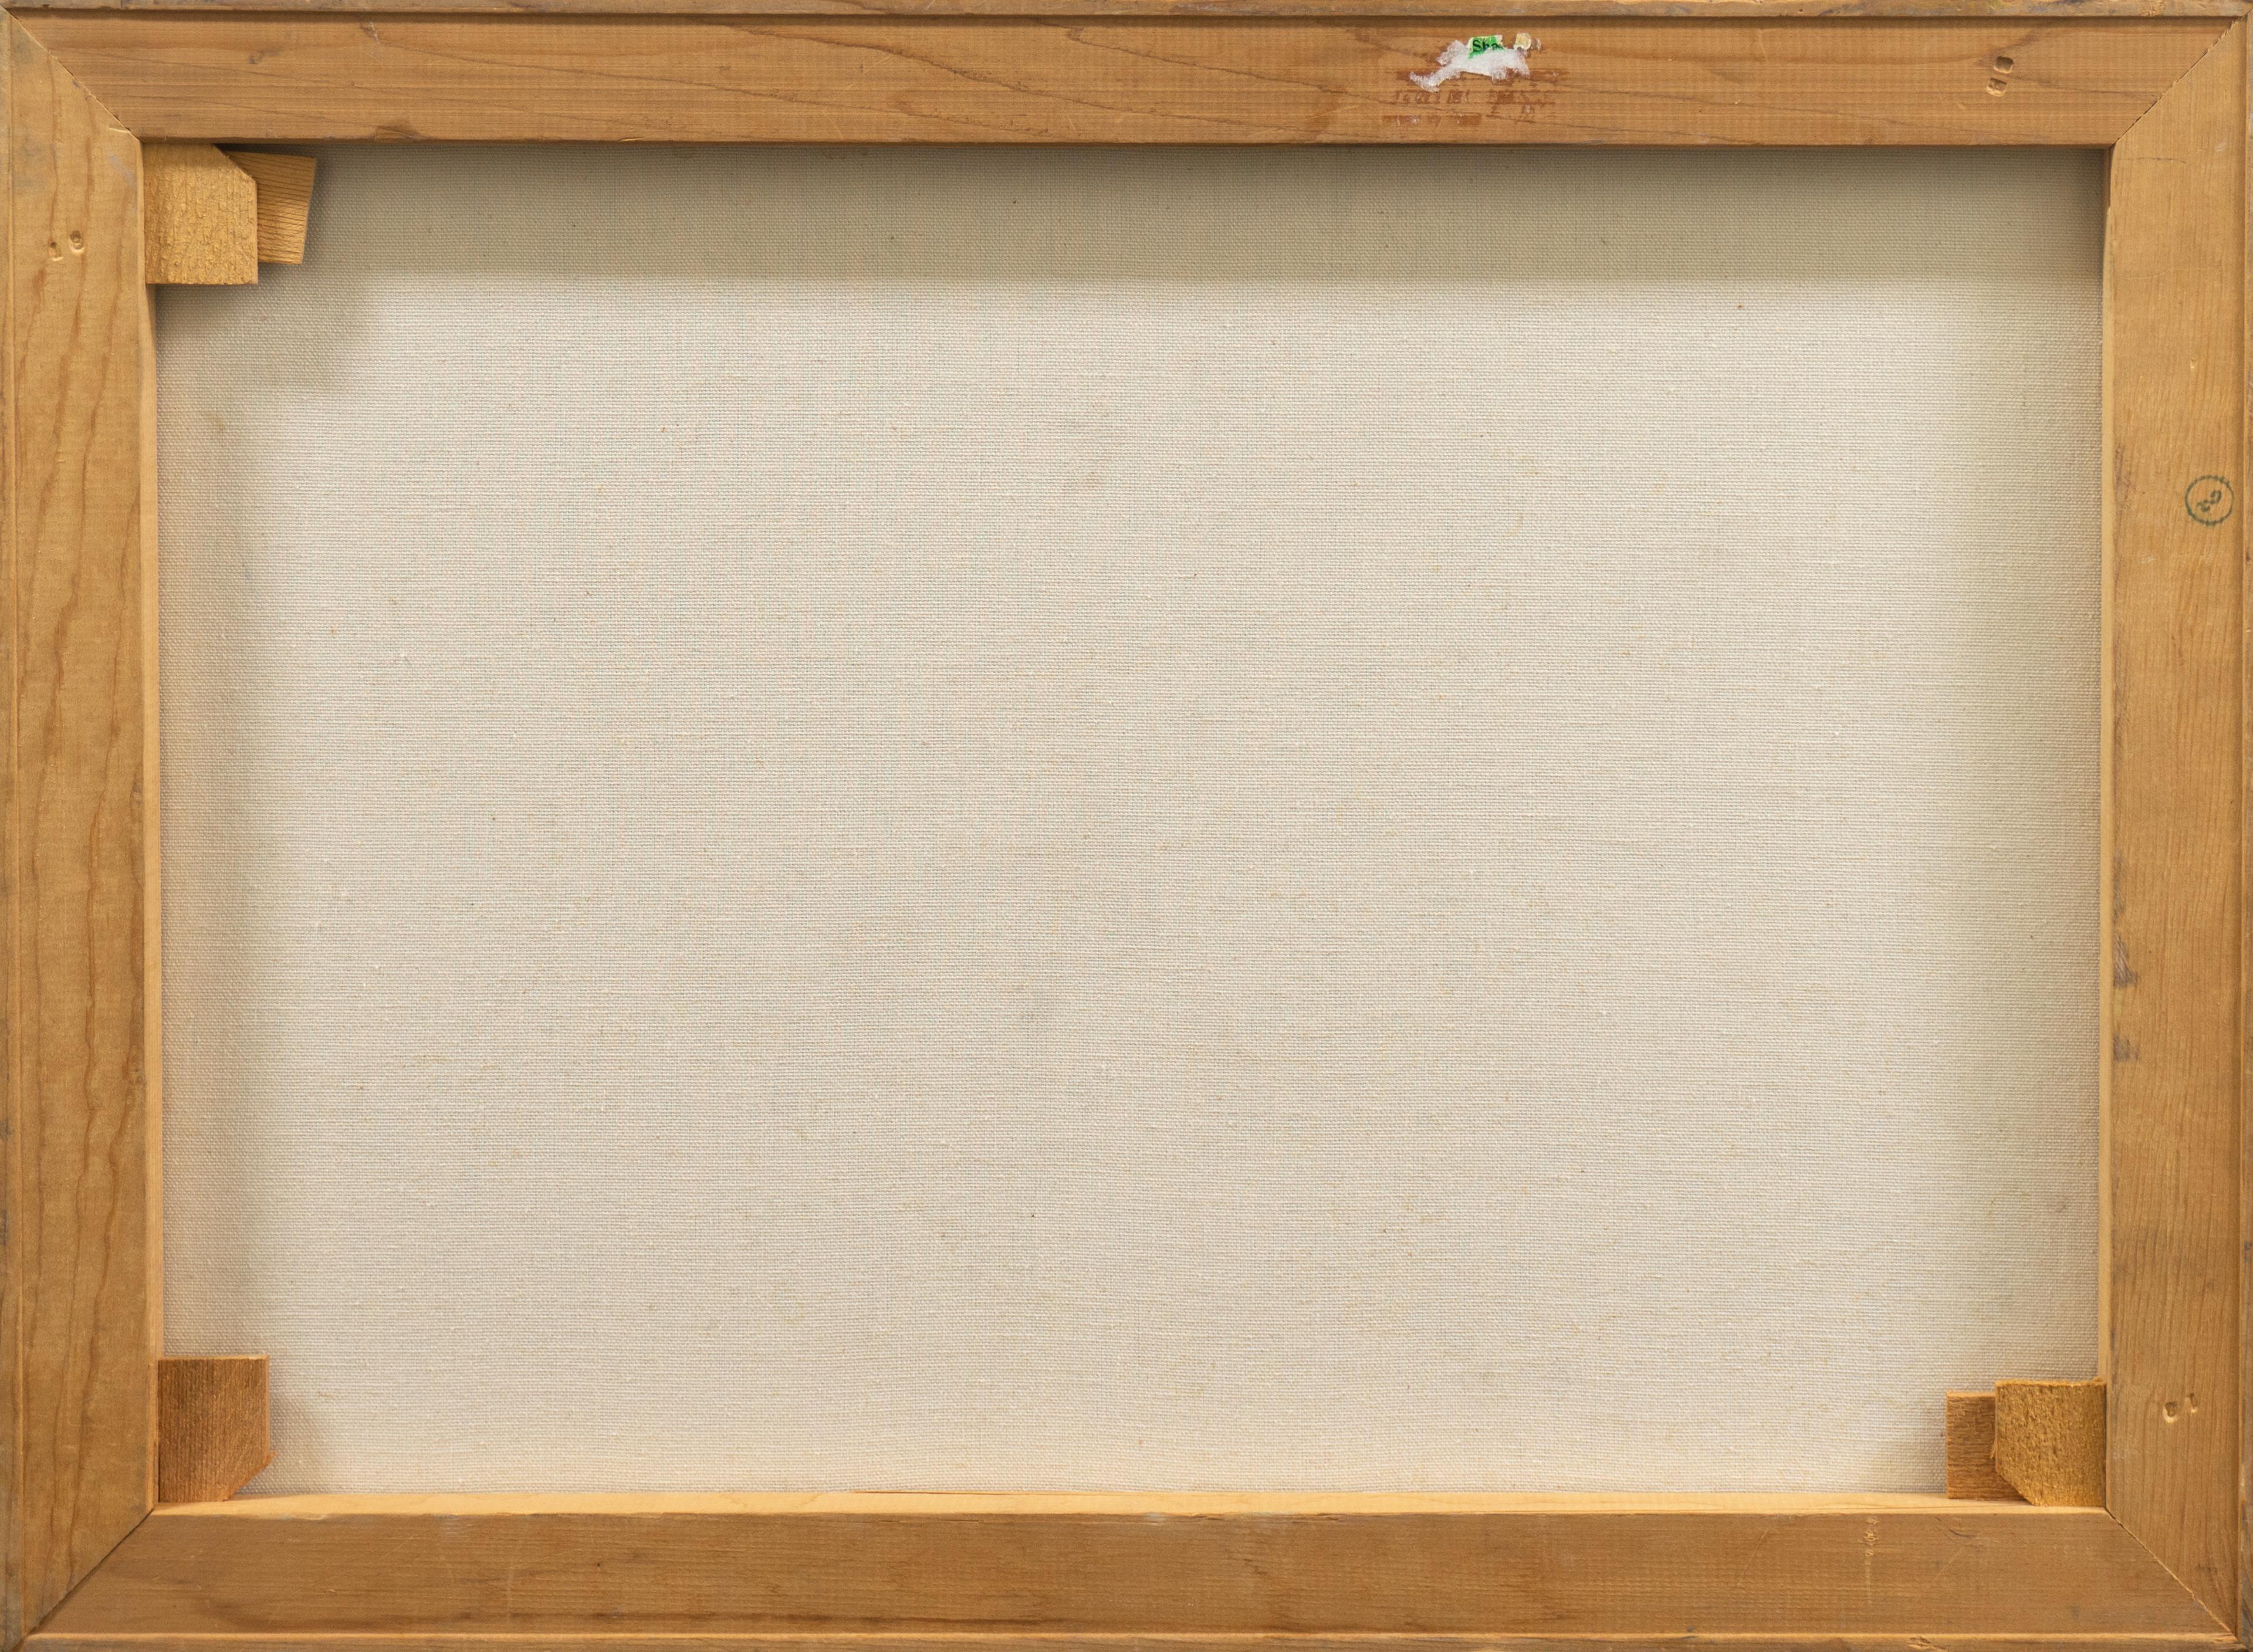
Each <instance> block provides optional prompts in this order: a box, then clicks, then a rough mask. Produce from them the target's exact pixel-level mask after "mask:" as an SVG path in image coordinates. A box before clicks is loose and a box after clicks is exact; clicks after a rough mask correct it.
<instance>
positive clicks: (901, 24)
mask: <svg viewBox="0 0 2253 1652" xmlns="http://www.w3.org/2000/svg"><path fill="white" fill-rule="evenodd" d="M526 6H529V7H530V8H532V9H530V10H526V9H523V8H524V7H526ZM736 10H738V8H737V6H736V4H735V3H734V0H657V3H645V0H516V3H512V0H391V3H390V4H389V5H388V6H387V9H386V10H383V11H382V12H380V13H377V12H372V11H367V10H360V9H358V8H356V7H354V6H353V5H352V4H350V3H331V0H295V3H292V0H184V3H183V0H136V3H134V4H133V5H131V6H130V7H129V8H119V9H105V8H103V7H102V6H100V5H80V4H79V3H76V0H57V3H48V4H27V5H25V6H24V7H23V8H22V9H20V10H17V11H16V12H15V13H14V15H13V17H12V18H11V19H10V20H9V21H8V22H7V23H6V25H5V27H6V38H7V51H6V61H5V65H4V78H0V98H3V99H4V102H5V107H6V121H7V128H8V143H7V148H6V150H5V152H4V161H0V164H4V165H5V166H6V167H7V169H8V173H9V192H8V199H9V210H10V218H9V228H8V238H7V256H8V284H7V299H6V306H5V312H4V313H5V328H6V338H7V364H8V370H7V373H6V379H5V385H6V391H5V414H4V419H5V454H6V459H5V472H4V477H5V481H4V487H5V498H6V510H5V513H4V517H0V567H4V570H5V578H4V581H0V612H4V616H5V619H4V625H0V652H4V657H5V659H6V662H7V672H8V684H9V693H8V698H7V723H6V741H7V762H6V765H5V799H6V802H5V808H4V811H0V868H4V870H0V890H4V900H5V914H6V926H5V930H4V932H0V973H3V974H4V979H5V984H6V988H5V990H6V1008H5V1017H4V1029H0V1041H4V1043H3V1044H0V1047H4V1050H5V1066H4V1072H5V1084H6V1089H5V1101H4V1110H0V1134H4V1140H5V1153H6V1175H5V1179H4V1181H0V1198H4V1211H0V1215H3V1216H4V1229H0V1243H3V1244H4V1258H5V1272H4V1279H0V1288H3V1289H4V1295H0V1370H4V1374H5V1384H6V1401H5V1405H4V1409H0V1428H4V1430H5V1435H6V1453H5V1459H4V1460H5V1465H6V1467H5V1471H4V1479H0V1544H3V1545H4V1547H3V1548H0V1554H4V1572H5V1589H4V1604H0V1648H6V1647H13V1646H14V1645H16V1644H17V1642H19V1641H22V1640H23V1639H24V1637H26V1636H28V1637H29V1644H31V1645H32V1646H35V1647H40V1648H47V1649H55V1652H60V1649H73V1652H96V1649H119V1652H122V1649H127V1648H150V1647H171V1646H192V1647H197V1648H205V1647H209V1648H225V1649H238V1652H251V1649H258V1652H279V1649H285V1648H287V1649H308V1652H310V1649H316V1648H334V1647H342V1646H347V1645H348V1646H350V1647H352V1648H354V1649H392V1652H407V1649H422V1652H436V1649H442V1648H443V1649H465V1648H490V1649H498V1648H503V1647H507V1648H518V1649H528V1648H534V1647H537V1648H541V1649H584V1652H592V1649H598V1648H599V1649H604V1652H624V1649H630V1648H660V1647H662V1648H668V1649H685V1648H687V1647H691V1646H694V1647H697V1648H706V1647H710V1648H718V1647H724V1646H768V1647H771V1648H774V1649H778V1652H780V1649H801V1648H803V1649H808V1652H811V1649H813V1648H817V1647H820V1648H834V1647H840V1646H849V1647H852V1648H856V1649H864V1652H937V1649H941V1648H952V1647H959V1646H962V1645H966V1644H973V1643H974V1644H979V1645H985V1644H988V1643H1022V1644H1024V1645H1026V1646H1028V1647H1030V1646H1033V1645H1036V1644H1037V1645H1039V1646H1043V1647H1053V1648H1059V1649H1063V1648H1070V1649H1119V1652H1126V1649H1129V1648H1133V1649H1145V1648H1158V1647H1161V1646H1177V1645H1178V1646H1188V1647H1196V1648H1223V1647H1231V1646H1236V1645H1238V1644H1240V1643H1244V1642H1252V1641H1262V1642H1264V1641H1270V1640H1275V1641H1287V1642H1291V1643H1293V1644H1296V1645H1303V1646H1306V1647H1308V1648H1309V1649H1343V1648H1349V1647H1350V1648H1360V1649H1371V1652H1375V1649H1385V1652H1405V1649H1409V1648H1412V1647H1429V1648H1432V1649H1435V1652H1437V1649H1441V1648H1456V1647H1460V1648H1462V1649H1466V1652H1468V1649H1469V1648H1472V1647H1476V1648H1479V1649H1501V1648H1516V1649H1529V1652H1530V1649H1551V1652H1562V1649H1566V1648H1572V1649H1582V1652H1587V1649H1599V1648H1601V1649H1613V1652H1621V1649H1629V1648H1641V1647H1654V1646H1657V1645H1661V1644H1665V1645H1675V1644H1683V1643H1689V1644H1695V1645H1698V1646H1719V1647H1739V1648H1755V1647H1757V1648H1766V1649H1775V1648H1782V1647H1798V1646H1815V1645H1820V1646H1823V1647H1829V1648H1839V1649H1859V1652H1875V1649H1888V1652H1911V1649H1950V1652H1972V1649H1978V1652H2022V1649H2033V1648H2038V1647H2090V1648H2095V1647H2131V1648H2137V1649H2145V1652H2162V1649H2190V1648H2215V1647H2222V1646H2228V1645H2237V1644H2243V1642H2245V1640H2246V1635H2247V1631H2246V1625H2247V1621H2248V1620H2247V1615H2246V1612H2245V1606H2246V1602H2247V1599H2248V1595H2249V1590H2248V1587H2247V1585H2246V1565H2245V1555H2246V1552H2247V1550H2246V1542H2245V1523H2244V1518H2243V1491H2242V1481H2241V1472H2242V1468H2241V1466H2242V1463H2243V1439H2244V1434H2245V1416H2244V1412H2243V1405H2244V1401H2245V1397H2246V1395H2247V1393H2248V1389H2247V1385H2246V1384H2245V1383H2244V1382H2243V1380H2242V1375H2241V1373H2242V1370H2243V1364H2242V1362H2243V1351H2244V1344H2243V1323H2244V1308H2243V1293H2244V1286H2245V1278H2246V1271H2245V1269H2244V1267H2243V1263H2242V1259H2241V1258H2242V1256H2243V1245H2244V1244H2245V1243H2246V1240H2247V1237H2248V1233H2249V1229H2248V1226H2247V1223H2246V1218H2245V1214H2244V1209H2243V1202H2242V1195H2243V1177H2242V1173H2241V1166H2242V1164H2243V1154H2244V1136H2243V1129H2244V1112H2243V1075H2244V1034H2243V1012H2242V1008H2241V1005H2242V1001H2243V979H2244V972H2243V961H2244V930H2243V889H2244V875H2245V835H2244V805H2245V777H2246V770H2245V763H2244V735H2243V727H2244V716H2245V707H2246V682H2247V679H2246V675H2245V669H2244V666H2245V654H2244V639H2245V635H2246V625H2247V607H2246V591H2245V582H2244V578H2243V550H2244V540H2243V521H2244V519H2245V512H2244V510H2243V507H2242V505H2240V504H2239V503H2238V498H2239V495H2240V494H2241V493H2242V491H2243V487H2244V485H2245V484H2244V474H2245V467H2244V460H2245V457H2246V429H2247V425H2246V402H2247V359H2246V328H2245V320H2246V317H2245V276H2246V267H2247V259H2246V249H2247V211H2246V206H2247V174H2246V153H2247V105H2248V98H2247V53H2246V24H2245V23H2244V22H2243V20H2242V18H2241V17H2240V16H2239V13H2240V11H2241V10H2242V7H2241V6H2239V5H2238V4H2236V3H2235V0H2231V3H2215V0H1998V3H1992V4H1985V3H1977V0H1926V3H1922V4H1916V3H1909V4H1901V3H1893V0H1868V3H1865V4H1860V5H1856V6H1850V7H1846V8H1839V7H1826V6H1824V5H1822V4H1820V3H1814V0H1809V3H1800V0H1531V3H1520V4H1517V5H1516V6H1514V7H1512V8H1507V9H1504V10H1501V11H1499V12H1496V13H1493V14H1481V15H1476V16H1469V15H1466V14H1464V13H1462V12H1461V10H1459V9H1457V10H1435V9H1434V8H1433V4H1432V3H1429V0H1040V3H1035V0H764V3H761V4H759V5H758V8H757V15H734V13H735V12H736ZM1838 10H1857V11H1861V12H1866V13H1867V14H1868V15H1861V16H1852V17H1845V16H1837V15H1820V14H1822V13H1824V12H1826V11H1832V12H1835V11H1838ZM1427 12H1428V13H1430V15H1426V13H1427ZM1519 24H1524V26H1525V27H1527V28H1529V29H1536V30H1538V31H1539V35H1540V45H1539V50H1538V56H1537V57H1535V58H1534V59H1533V60H1532V61H1533V66H1534V67H1533V73H1531V75H1530V76H1521V77H1517V78H1514V79H1510V80H1502V81H1491V80H1482V79H1475V78H1471V77H1466V78H1465V79H1463V80H1460V81H1457V82H1455V83H1454V84H1451V85H1448V86H1445V87H1439V88H1436V89H1433V90H1428V91H1427V90H1424V89H1421V88H1419V87H1417V86H1416V85H1415V84H1414V83H1413V82H1412V81H1411V80H1410V79H1409V76H1410V75H1411V74H1412V73H1414V72H1417V71H1422V70H1428V69H1429V68H1430V67H1431V66H1432V65H1433V62H1434V61H1435V60H1436V59H1437V57H1438V54H1439V53H1440V52H1441V51H1442V49H1443V48H1445V47H1446V46H1447V45H1448V44H1449V42H1450V41H1451V40H1454V39H1458V38H1466V37H1468V36H1470V35H1472V34H1474V33H1475V32H1477V31H1485V30H1491V29H1493V28H1495V27H1496V25H1501V26H1502V27H1503V28H1504V29H1512V28H1515V27H1517V26H1518V25H1519ZM400 139H435V140H463V139H477V140H489V141H496V142H542V141H553V140H561V139H585V140H600V141H643V140H659V139H662V140H668V141H711V142H738V141H742V142H801V141H818V142H823V143H862V142H868V143H892V142H902V143H924V142H945V143H961V142H1007V143H1402V142H1405V143H1614V144H1617V143H1629V144H1686V143H1733V144H1794V145H1799V144H1845V143H1854V144H1868V143H1883V144H1943V145H1949V144H1953V145H1977V144H2054V145H2076V146H2083V147H2089V148H2097V149H2103V150H2107V151H2108V152H2109V157H2110V158H2109V197H2108V206H2107V213H2108V223H2107V228H2106V252H2105V276H2104V280H2105V299H2104V303H2105V346H2104V361H2105V393H2104V394H2105V436H2104V441H2105V446H2106V455H2105V464H2104V472H2103V477H2104V480H2103V485H2104V499H2103V514H2104V524H2105V541H2104V542H2105V563H2104V568H2105V571H2104V590H2105V598H2104V600H2105V617H2104V638H2105V643H2104V648H2105V661H2104V674H2103V680H2104V685H2105V687H2104V699H2103V718H2104V728H2105V730H2106V735H2105V756H2104V783H2103V784H2104V801H2103V845H2104V847H2103V868H2104V869H2103V910H2104V912H2105V915H2106V916H2105V932H2104V934H2103V937H2102V938H2101V944H2097V945H2094V946H2093V947H2092V960H2093V962H2092V966H2093V967H2094V966H2096V965H2095V963H2094V960H2096V959H2097V958H2101V959H2102V967H2103V970H2104V972H2105V980H2106V983H2107V988H2108V990H2107V991H2106V992H2105V993H2103V994H2102V1000H2103V1006H2104V1007H2103V1044H2104V1048H2105V1050H2106V1052H2107V1053H2108V1055H2109V1059H2106V1060H2104V1061H2103V1063H2102V1068H2103V1073H2104V1079H2103V1092H2104V1099H2103V1109H2104V1112H2103V1194H2102V1202H2103V1218H2102V1230H2103V1231H2102V1244H2103V1266H2102V1269H2101V1277H2102V1279H2103V1282H2104V1301H2103V1309H2102V1314H2103V1334H2102V1337H2101V1343H2102V1347H2103V1362H2104V1369H2103V1377H2105V1378H2106V1379H2107V1381H2108V1383H2109V1388H2108V1389H2107V1391H2106V1393H2107V1396H2108V1398H2107V1401H2106V1405H2107V1414H2106V1418H2105V1422H2106V1428H2105V1436H2104V1459H2103V1460H2104V1466H2105V1473H2104V1481H2105V1492H2104V1506H2103V1508H2053V1507H2035V1506H2030V1505H2028V1504H2026V1503H2013V1502H1989V1501H1954V1502H1951V1501H1947V1500H1944V1499H1942V1498H1939V1497H1922V1496H1891V1495H1838V1496H1715V1497H1698V1498H1684V1497H1632V1496H1620V1497H1588V1496H1565V1495H1557V1496H1542V1495H1525V1496H1422V1495H1417V1496H1406V1495H1402V1496H1390V1495H1375V1494H1372V1495H1354V1496H1343V1495H1342V1496H1303V1495H1294V1496H1273V1497H1260V1496H1237V1495H1228V1496H1219V1495H1214V1496H1204V1495H1172V1496H1135V1495H1118V1496H1081V1495H1075V1496H1037V1495H1022V1496H952V1495H907V1494H883V1495H843V1494H841V1495H829V1496H820V1497H796V1496H792V1497H779V1496H773V1497H770V1496H753V1495H743V1496H730V1495H710V1496H694V1497H649V1498H621V1497H598V1496H589V1497H584V1498H559V1497H512V1496H508V1495H492V1496H489V1497H433V1498H400V1497H318V1498H276V1499H251V1500H247V1501H244V1502H196V1503H184V1504H178V1505H168V1506H164V1507H161V1508H160V1507H157V1505H156V1490H157V1479H156V1476H157V1448H158V1439H159V1429H158V1424H157V1379H156V1371H157V1359H158V1356H159V1354H160V1352H161V1339H162V1329H161V1326H162V1319H161V1314H160V1311H159V1291H160V1282H161V1269H160V1265H159V1242H160V1228H161V1201H160V1197H159V1154H158V1116H159V1111H160V1109H159V1102H158V1097H157V1088H158V1083H157V1079H158V1075H159V1073H160V1072H161V1062H160V1059H159V1055H158V1042H157V1041H158V1034H159V1023H160V1016H159V1014H158V1011H159V976H158V968H157V960H158V950H157V912H158V900H157V889H158V875H159V873H158V866H157V825H156V821H157V812H156V811H157V748H156V744H155V732H156V710H155V708H156V667H155V661H156V659H157V655H156V649H155V640H156V628H157V614H156V605H155V591H156V584H155V578H154V569H155V533H154V498H155V494H154V488H153V477H154V470H153V466H154V439H153V424H154V421H153V392H152V358H151V347H150V317H149V309H148V303H147V297H146V288H145V286H144V281H143V275H144V269H143V224H142V210H143V164H142V155H143V143H153V142H157V141H172V142H204V141H214V142H243V143H303V142H310V141H314V140H347V141H390V140H400ZM2093 939H2094V938H2093ZM1940 1398H1941V1397H1940V1396H1938V1395H1936V1396H1934V1404H1935V1427H1936V1429H1937V1428H1938V1426H1939V1415H1940ZM1745 1403H1746V1404H1747V1405H1749V1406H1753V1407H1758V1406H1760V1405H1761V1404H1762V1400H1761V1396H1760V1395H1759V1394H1757V1393H1754V1392H1748V1393H1747V1395H1746V1397H1745ZM1773 1420H1774V1425H1775V1427H1776V1428H1778V1429H1780V1430H1789V1429H1795V1428H1798V1427H1802V1426H1803V1423H1802V1422H1801V1421H1800V1420H1799V1419H1796V1418H1789V1417H1782V1416H1779V1417H1776V1418H1774V1419H1773Z"/></svg>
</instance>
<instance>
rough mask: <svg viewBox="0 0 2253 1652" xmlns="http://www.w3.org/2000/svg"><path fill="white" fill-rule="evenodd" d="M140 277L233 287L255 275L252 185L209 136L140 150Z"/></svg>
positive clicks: (254, 191)
mask: <svg viewBox="0 0 2253 1652" xmlns="http://www.w3.org/2000/svg"><path fill="white" fill-rule="evenodd" d="M141 247H142V253H141V260H142V271H141V274H142V279H143V281H146V282H149V283H150V285H151V286H164V285H175V286H186V287H239V286H244V285H247V284H248V283H250V282H255V281H256V280H257V279H258V185H257V184H256V183H255V182H254V181H253V180H252V178H251V176H250V174H249V173H248V172H247V171H243V169H242V168H241V167H239V166H237V165H236V164H234V162H233V161H231V160H229V159H227V157H226V156H224V155H222V154H220V152H219V150H217V149H215V148H213V146H212V145H211V144H209V143H150V144H148V145H146V146H144V147H143V150H142V152H141Z"/></svg>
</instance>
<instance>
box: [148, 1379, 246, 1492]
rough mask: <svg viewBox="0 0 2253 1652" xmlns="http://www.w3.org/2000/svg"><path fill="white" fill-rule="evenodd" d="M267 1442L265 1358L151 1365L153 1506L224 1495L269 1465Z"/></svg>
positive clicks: (242, 1484) (242, 1485) (236, 1488)
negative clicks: (154, 1415)
mask: <svg viewBox="0 0 2253 1652" xmlns="http://www.w3.org/2000/svg"><path fill="white" fill-rule="evenodd" d="M267 1437H268V1412H267V1396H266V1356H265V1355H263V1354H239V1355H226V1356H205V1357H199V1358H193V1359H164V1360H159V1361H158V1362H157V1502H166V1503H174V1502H224V1501H225V1500H226V1499H227V1498H229V1497H232V1496H233V1495H234V1494H235V1493H236V1492H238V1491H241V1489H242V1488H244V1487H245V1486H247V1485H248V1484H249V1483H250V1481H251V1480H252V1479H253V1478H254V1477H255V1476H256V1474H258V1472H259V1471H260V1470H261V1469H262V1468H264V1467H266V1466H267V1464H269V1463H270V1462H272V1461H273V1460H274V1453H273V1452H272V1451H271V1450H270V1449H269V1447H268V1445H267Z"/></svg>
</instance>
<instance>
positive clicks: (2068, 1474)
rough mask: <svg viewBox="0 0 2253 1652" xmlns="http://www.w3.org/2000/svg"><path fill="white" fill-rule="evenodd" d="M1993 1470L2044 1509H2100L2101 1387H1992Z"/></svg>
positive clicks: (2024, 1384) (2011, 1384)
mask: <svg viewBox="0 0 2253 1652" xmlns="http://www.w3.org/2000/svg"><path fill="white" fill-rule="evenodd" d="M1994 1438H1995V1446H1994V1457H1995V1472H1996V1473H1997V1474H1999V1475H2001V1476H2002V1478H2003V1480H2004V1481H2005V1482H2007V1483H2008V1484H2009V1485H2010V1486H2011V1487H2012V1488H2014V1489H2015V1490H2016V1491H2017V1492H2018V1494H2019V1495H2020V1496H2022V1497H2024V1498H2025V1499H2026V1501H2027V1502H2031V1503H2039V1504H2040V1505H2042V1506H2043V1507H2045V1508H2067V1509H2102V1508H2103V1506H2104V1384H2103V1383H2101V1382H2097V1383H2060V1382H2009V1381H2005V1382H2000V1383H1997V1384H1995V1410H1994Z"/></svg>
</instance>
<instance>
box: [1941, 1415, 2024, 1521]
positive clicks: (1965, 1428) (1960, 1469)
mask: <svg viewBox="0 0 2253 1652" xmlns="http://www.w3.org/2000/svg"><path fill="white" fill-rule="evenodd" d="M1948 1495H1950V1496H1951V1497H1970V1498H1977V1499H1979V1500H1981V1501H1983V1502H2025V1501H2026V1499H2025V1498H2024V1497H2021V1496H2020V1495H2019V1488H2017V1487H2016V1486H2013V1485H2012V1484H2011V1482H2010V1481H2007V1480H2005V1479H2004V1478H2003V1476H2002V1475H2001V1474H1999V1473H1998V1471H1997V1470H1996V1467H1995V1397H1994V1395H1992V1394H1978V1393H1973V1394H1950V1395H1949V1397H1948Z"/></svg>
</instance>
